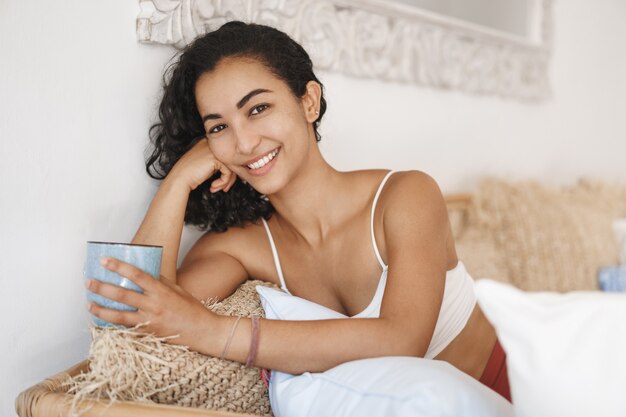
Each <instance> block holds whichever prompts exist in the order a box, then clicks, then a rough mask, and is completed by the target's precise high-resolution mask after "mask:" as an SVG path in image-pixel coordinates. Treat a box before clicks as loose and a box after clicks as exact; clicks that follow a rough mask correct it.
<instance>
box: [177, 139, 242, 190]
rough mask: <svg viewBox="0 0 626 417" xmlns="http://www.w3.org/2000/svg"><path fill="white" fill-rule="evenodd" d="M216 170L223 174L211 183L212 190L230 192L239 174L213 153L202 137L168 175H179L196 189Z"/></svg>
mask: <svg viewBox="0 0 626 417" xmlns="http://www.w3.org/2000/svg"><path fill="white" fill-rule="evenodd" d="M215 171H220V172H221V176H220V178H218V179H216V180H215V181H213V183H211V187H210V191H211V192H212V193H216V192H218V191H220V190H221V191H224V192H228V190H230V188H231V187H232V186H233V184H234V183H235V181H236V180H237V175H236V174H235V173H234V172H232V171H231V170H230V169H229V168H228V167H227V166H226V165H225V164H223V163H222V162H221V161H219V160H218V159H217V158H216V157H215V155H213V152H211V149H210V148H209V143H208V141H207V140H206V139H201V140H200V141H198V143H196V144H195V145H194V146H193V147H192V148H191V149H190V150H188V151H187V152H185V154H184V155H183V156H182V157H181V158H180V159H179V160H178V161H177V162H176V164H175V165H174V167H173V168H172V170H171V172H170V173H169V174H168V177H169V176H170V175H171V176H179V177H181V178H182V179H183V181H184V182H185V183H186V184H187V185H188V186H189V188H190V190H195V189H196V188H197V187H198V186H199V185H200V184H202V183H203V182H205V181H206V180H208V179H209V178H211V176H212V175H213V174H214V173H215Z"/></svg>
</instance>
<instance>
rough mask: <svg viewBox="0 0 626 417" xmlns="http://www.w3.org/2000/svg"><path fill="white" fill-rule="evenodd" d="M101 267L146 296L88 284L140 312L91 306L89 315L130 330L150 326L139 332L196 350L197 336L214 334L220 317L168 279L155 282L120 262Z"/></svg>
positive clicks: (104, 261) (109, 261) (108, 260)
mask: <svg viewBox="0 0 626 417" xmlns="http://www.w3.org/2000/svg"><path fill="white" fill-rule="evenodd" d="M100 263H101V264H102V265H103V266H104V267H105V268H106V269H108V270H110V271H113V272H115V273H117V274H119V275H120V276H123V277H126V278H128V279H129V280H131V281H132V282H134V283H135V284H137V285H138V286H139V287H141V288H143V290H144V292H143V294H141V293H138V292H136V291H133V290H130V289H127V288H122V287H118V286H116V285H112V284H107V283H104V282H101V281H97V280H88V281H87V288H88V289H89V291H91V292H93V293H96V294H100V295H102V296H103V297H106V298H109V299H111V300H114V301H119V302H121V303H124V304H127V305H130V306H132V307H135V308H137V311H119V310H112V309H109V308H105V307H102V306H99V305H98V304H96V303H91V304H90V305H89V311H90V312H91V313H92V314H93V315H94V316H96V317H99V318H101V319H103V320H106V321H108V322H111V323H115V324H121V325H124V326H128V327H134V326H136V325H137V324H139V323H145V322H148V324H147V325H145V326H141V327H139V330H140V331H142V332H146V333H153V334H155V335H156V336H158V337H166V336H173V335H178V337H176V338H172V339H169V340H168V343H173V344H178V345H185V346H188V347H190V348H192V349H193V350H197V349H195V348H194V347H193V345H194V343H198V342H199V337H198V335H202V334H204V335H211V334H214V333H213V331H214V328H215V326H216V324H217V320H219V316H218V315H216V314H214V313H212V312H211V311H210V310H208V309H207V308H206V307H204V306H203V305H202V303H201V302H200V301H198V300H196V299H195V298H194V297H193V296H192V295H191V294H189V293H188V292H187V291H185V290H183V289H182V288H181V287H180V286H178V285H176V284H174V283H172V282H170V281H169V280H168V279H166V278H162V279H160V280H156V279H154V278H153V277H152V276H150V275H149V274H148V273H146V272H144V271H142V270H141V269H139V268H137V267H135V266H133V265H131V264H128V263H126V262H123V261H120V260H118V259H113V258H102V259H101V261H100Z"/></svg>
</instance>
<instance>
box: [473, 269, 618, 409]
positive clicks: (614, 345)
mask: <svg viewBox="0 0 626 417" xmlns="http://www.w3.org/2000/svg"><path fill="white" fill-rule="evenodd" d="M476 294H477V296H478V302H479V304H480V306H481V308H482V309H483V311H484V313H485V315H486V316H487V318H488V319H489V321H490V322H491V323H492V324H493V325H494V327H495V329H496V333H497V334H498V338H499V339H500V342H501V344H502V347H503V349H504V351H505V352H506V354H507V367H508V372H509V383H510V386H511V396H512V398H513V402H514V409H515V415H516V416H517V417H541V416H550V417H551V416H567V417H578V416H580V417H589V416H602V417H612V416H615V417H617V416H620V417H623V416H626V396H625V395H624V393H625V392H626V360H624V355H625V354H626V294H608V293H602V292H591V291H589V292H583V291H580V292H571V293H565V294H561V293H549V292H541V293H527V292H523V291H520V290H518V289H516V288H515V287H512V286H511V285H508V284H502V283H498V282H495V281H491V280H479V281H478V282H477V283H476Z"/></svg>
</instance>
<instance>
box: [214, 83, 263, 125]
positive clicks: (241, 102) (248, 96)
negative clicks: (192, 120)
mask: <svg viewBox="0 0 626 417" xmlns="http://www.w3.org/2000/svg"><path fill="white" fill-rule="evenodd" d="M272 92H273V91H272V90H266V89H264V88H257V89H256V90H252V91H250V92H249V93H248V94H246V95H245V96H243V97H242V98H241V100H239V101H238V102H237V108H238V109H241V108H242V107H243V106H245V105H246V103H247V102H248V101H249V100H250V99H251V98H252V97H254V96H256V95H257V94H261V93H272ZM221 118H222V116H221V115H220V114H217V113H211V114H207V115H205V116H202V122H206V121H207V120H212V119H221Z"/></svg>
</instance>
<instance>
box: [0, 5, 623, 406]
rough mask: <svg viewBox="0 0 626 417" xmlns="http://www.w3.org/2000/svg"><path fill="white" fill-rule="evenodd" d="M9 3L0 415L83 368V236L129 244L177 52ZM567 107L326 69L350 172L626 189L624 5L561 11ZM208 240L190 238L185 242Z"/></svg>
mask: <svg viewBox="0 0 626 417" xmlns="http://www.w3.org/2000/svg"><path fill="white" fill-rule="evenodd" d="M59 4H61V3H59V2H49V1H44V0H29V1H25V0H4V1H2V2H0V155H1V156H2V159H1V162H0V190H1V194H0V284H1V287H0V288H1V289H0V322H1V323H2V327H1V333H0V334H1V336H0V340H1V342H0V416H13V415H14V411H13V402H14V399H15V397H16V395H17V394H18V393H19V392H20V391H22V390H23V389H25V388H27V387H29V386H31V385H32V384H34V383H36V382H38V381H40V380H42V379H43V378H44V377H46V376H49V375H52V374H55V373H57V372H59V371H61V370H63V369H66V368H67V367H69V366H70V365H72V364H74V363H76V362H78V361H80V360H82V359H84V358H85V357H86V355H87V351H88V346H89V335H88V333H87V330H86V321H87V315H86V312H85V309H84V301H83V287H82V271H81V270H82V261H83V257H84V242H85V241H86V240H112V241H125V240H129V239H130V238H131V237H132V235H133V233H134V231H135V230H136V228H137V226H138V225H139V222H140V221H141V218H142V216H143V214H144V211H145V208H146V206H147V204H148V202H149V201H150V197H151V195H152V193H153V192H154V189H155V185H154V183H153V182H152V181H150V180H148V178H147V177H146V175H145V174H144V171H143V165H142V160H143V149H144V146H145V143H146V137H147V135H146V132H147V129H148V126H149V125H150V121H151V120H152V118H153V117H154V110H155V106H156V100H157V97H158V89H159V84H160V74H161V71H162V69H163V66H164V64H165V62H166V61H167V59H168V58H169V56H170V55H171V53H172V52H173V49H170V48H168V47H163V46H146V45H139V44H138V43H137V42H136V40H135V32H134V28H135V22H134V20H135V17H136V14H137V12H138V6H137V2H132V1H121V0H119V1H107V2H103V1H96V0H71V1H70V0H66V1H64V2H63V3H62V4H63V5H62V6H59ZM555 12H556V22H555V27H556V36H555V37H556V39H555V54H554V60H553V65H552V80H553V88H554V98H553V99H552V100H551V101H549V102H547V103H544V104H540V105H528V104H522V103H518V102H515V101H507V100H501V99H498V98H491V97H474V96H468V95H465V94H460V93H452V92H443V91H438V90H432V89H424V88H419V87H415V86H407V85H400V84H392V83H385V82H377V81H367V80H357V79H350V78H347V77H344V76H342V75H337V74H328V73H321V74H320V78H321V79H322V81H323V82H324V83H325V85H326V87H327V98H328V101H329V113H327V116H326V119H325V120H324V126H323V131H322V132H323V134H324V139H323V141H322V145H321V146H322V148H323V150H324V152H325V153H326V154H327V155H328V159H329V160H330V161H331V162H332V163H334V164H335V165H336V166H337V167H338V168H340V169H346V170H347V169H355V168H365V167H390V168H396V169H415V168H417V169H422V170H424V171H426V172H429V173H430V174H431V175H433V176H434V177H435V178H436V179H437V180H438V181H439V183H440V185H441V186H442V188H443V190H444V192H454V191H464V190H472V188H473V187H474V186H475V185H476V182H477V181H478V179H479V178H480V177H481V176H483V175H487V174H498V175H504V176H508V177H512V178H542V179H547V180H548V181H550V182H554V183H568V182H573V181H574V180H575V179H576V178H577V177H579V176H592V177H597V178H603V179H607V180H620V181H622V182H624V181H625V180H626V161H625V159H626V158H625V156H626V114H625V113H626V82H624V81H623V80H622V77H623V74H626V48H625V47H624V45H623V40H624V39H626V26H625V25H623V22H624V20H625V19H626V2H623V1H622V0H601V1H596V2H592V1H589V0H587V1H585V0H568V1H560V2H557V3H556V11H555ZM195 236H197V235H196V234H193V233H191V234H189V235H188V238H187V239H186V242H187V243H186V245H187V246H188V245H189V244H190V243H191V241H192V240H193V238H194V237H195Z"/></svg>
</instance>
